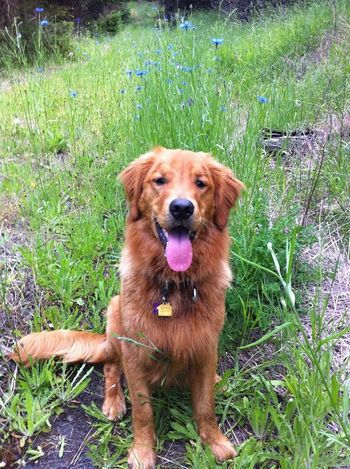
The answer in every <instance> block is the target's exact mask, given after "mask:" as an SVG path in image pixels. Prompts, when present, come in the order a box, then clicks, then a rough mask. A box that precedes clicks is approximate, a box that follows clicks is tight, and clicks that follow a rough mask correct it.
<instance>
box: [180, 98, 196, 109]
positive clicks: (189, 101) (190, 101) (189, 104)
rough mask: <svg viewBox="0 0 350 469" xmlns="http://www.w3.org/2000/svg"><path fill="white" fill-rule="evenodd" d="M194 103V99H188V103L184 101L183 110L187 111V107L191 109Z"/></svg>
mask: <svg viewBox="0 0 350 469" xmlns="http://www.w3.org/2000/svg"><path fill="white" fill-rule="evenodd" d="M193 103H194V101H193V99H192V98H188V99H187V100H186V101H182V103H181V105H180V106H181V109H185V108H186V107H190V106H192V104H193Z"/></svg>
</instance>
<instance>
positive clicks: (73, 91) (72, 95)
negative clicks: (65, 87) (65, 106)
mask: <svg viewBox="0 0 350 469" xmlns="http://www.w3.org/2000/svg"><path fill="white" fill-rule="evenodd" d="M69 94H70V96H71V97H72V98H76V97H77V96H78V92H77V91H75V90H69Z"/></svg>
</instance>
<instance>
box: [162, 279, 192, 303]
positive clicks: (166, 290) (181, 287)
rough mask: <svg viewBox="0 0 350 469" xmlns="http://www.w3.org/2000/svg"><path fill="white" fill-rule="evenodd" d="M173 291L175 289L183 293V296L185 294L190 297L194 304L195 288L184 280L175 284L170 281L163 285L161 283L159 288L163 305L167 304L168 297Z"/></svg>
mask: <svg viewBox="0 0 350 469" xmlns="http://www.w3.org/2000/svg"><path fill="white" fill-rule="evenodd" d="M175 289H177V290H178V291H179V292H183V293H184V294H185V293H187V294H188V295H190V297H191V299H192V301H193V302H194V303H195V302H196V301H197V297H198V295H197V288H196V286H195V285H194V284H193V283H192V282H190V281H188V280H184V281H183V282H180V283H175V282H174V281H172V280H166V281H165V283H163V285H162V286H161V290H160V291H161V296H162V302H163V303H168V302H169V295H170V293H171V292H172V291H174V290H175Z"/></svg>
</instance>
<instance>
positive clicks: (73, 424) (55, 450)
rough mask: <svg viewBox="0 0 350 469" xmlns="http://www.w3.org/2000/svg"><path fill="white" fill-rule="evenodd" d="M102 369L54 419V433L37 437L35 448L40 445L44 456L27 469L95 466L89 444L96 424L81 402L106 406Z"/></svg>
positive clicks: (97, 371) (97, 368) (90, 468)
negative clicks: (75, 399) (104, 403)
mask: <svg viewBox="0 0 350 469" xmlns="http://www.w3.org/2000/svg"><path fill="white" fill-rule="evenodd" d="M101 371H102V369H101V368H100V367H96V369H95V371H94V372H93V373H92V375H91V382H90V384H89V386H88V388H87V389H86V390H85V391H84V392H82V393H81V394H80V395H79V397H78V399H77V401H76V403H75V405H74V406H69V407H67V408H66V409H65V411H64V412H63V413H62V414H60V415H59V416H57V417H56V418H55V419H54V420H53V421H52V422H51V425H52V428H51V430H50V433H41V434H40V435H38V436H37V437H36V438H35V439H34V441H33V447H35V448H38V447H40V448H41V449H42V452H43V453H44V455H43V456H42V457H41V458H40V459H39V460H37V461H36V462H32V463H27V464H26V466H25V467H26V468H28V469H35V468H37V469H52V468H55V469H66V468H69V467H72V468H77V469H92V468H94V467H95V466H94V465H93V463H92V461H91V459H90V458H89V457H88V456H87V453H88V447H87V444H88V443H89V442H91V440H92V435H93V427H92V425H91V418H90V417H88V416H87V415H86V414H85V412H84V410H83V409H82V407H81V404H85V405H89V404H91V402H94V403H95V404H96V405H97V406H98V407H101V406H102V399H103V379H102V373H101ZM116 425H118V424H117V423H116ZM60 450H62V451H61V453H60Z"/></svg>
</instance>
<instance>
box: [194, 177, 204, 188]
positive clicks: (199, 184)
mask: <svg viewBox="0 0 350 469" xmlns="http://www.w3.org/2000/svg"><path fill="white" fill-rule="evenodd" d="M196 186H197V187H199V188H200V189H203V187H206V184H205V182H204V181H202V180H201V179H196Z"/></svg>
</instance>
